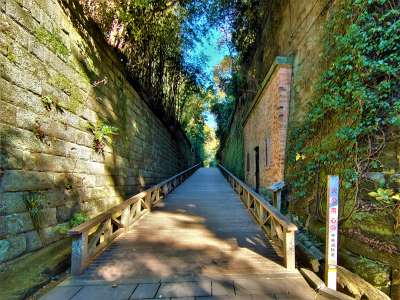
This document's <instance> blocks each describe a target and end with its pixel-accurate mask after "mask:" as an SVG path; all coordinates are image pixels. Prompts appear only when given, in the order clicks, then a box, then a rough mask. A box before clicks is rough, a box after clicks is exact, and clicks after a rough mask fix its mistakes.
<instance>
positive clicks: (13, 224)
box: [4, 213, 34, 234]
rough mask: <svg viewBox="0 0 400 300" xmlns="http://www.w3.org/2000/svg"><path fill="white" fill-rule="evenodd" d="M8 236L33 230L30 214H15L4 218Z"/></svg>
mask: <svg viewBox="0 0 400 300" xmlns="http://www.w3.org/2000/svg"><path fill="white" fill-rule="evenodd" d="M4 218H5V222H6V228H7V233H8V234H16V233H21V232H26V231H30V230H33V229H34V227H33V223H32V219H31V216H30V215H29V213H15V214H11V215H7V216H5V217H4Z"/></svg>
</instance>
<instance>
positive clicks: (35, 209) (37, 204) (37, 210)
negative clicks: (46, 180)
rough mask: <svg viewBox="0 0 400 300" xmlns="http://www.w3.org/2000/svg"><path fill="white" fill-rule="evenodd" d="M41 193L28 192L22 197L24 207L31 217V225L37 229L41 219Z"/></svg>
mask: <svg viewBox="0 0 400 300" xmlns="http://www.w3.org/2000/svg"><path fill="white" fill-rule="evenodd" d="M43 199H44V198H43V195H41V194H39V193H34V192H30V193H28V194H25V195H24V197H23V200H24V203H25V207H26V209H27V210H28V213H29V216H30V217H31V220H32V224H33V227H34V228H35V229H36V230H39V229H40V227H41V224H42V220H43Z"/></svg>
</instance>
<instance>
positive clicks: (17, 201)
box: [1, 192, 26, 215]
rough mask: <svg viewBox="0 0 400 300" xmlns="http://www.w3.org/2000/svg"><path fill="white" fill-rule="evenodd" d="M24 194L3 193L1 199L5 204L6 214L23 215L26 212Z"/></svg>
mask: <svg viewBox="0 0 400 300" xmlns="http://www.w3.org/2000/svg"><path fill="white" fill-rule="evenodd" d="M23 197H24V193H21V192H12V193H2V194H1V199H2V203H3V209H4V214H7V215H9V214H13V213H22V212H26V207H25V203H24V199H23Z"/></svg>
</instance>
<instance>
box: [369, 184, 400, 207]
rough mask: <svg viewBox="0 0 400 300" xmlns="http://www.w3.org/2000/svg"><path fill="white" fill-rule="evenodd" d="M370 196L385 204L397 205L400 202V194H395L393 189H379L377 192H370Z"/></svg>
mask: <svg viewBox="0 0 400 300" xmlns="http://www.w3.org/2000/svg"><path fill="white" fill-rule="evenodd" d="M368 195H370V196H371V197H373V198H375V199H376V200H377V201H379V202H382V203H384V204H389V205H390V204H395V203H396V202H398V201H400V193H395V192H394V191H393V189H384V188H378V189H377V190H376V191H375V192H369V193H368Z"/></svg>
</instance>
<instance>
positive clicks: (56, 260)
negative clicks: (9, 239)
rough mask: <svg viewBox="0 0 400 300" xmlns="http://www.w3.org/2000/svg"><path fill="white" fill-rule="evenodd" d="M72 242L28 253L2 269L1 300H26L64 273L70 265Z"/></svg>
mask: <svg viewBox="0 0 400 300" xmlns="http://www.w3.org/2000/svg"><path fill="white" fill-rule="evenodd" d="M70 253H71V241H70V240H69V239H65V240H61V241H58V242H56V243H54V244H51V245H49V246H48V247H46V248H43V249H40V250H38V251H36V252H32V253H28V254H26V255H24V256H22V257H20V258H18V259H16V260H14V261H12V262H10V263H6V264H3V265H2V266H1V269H0V281H1V282H7V288H6V289H0V299H24V298H26V297H28V296H29V295H31V294H33V293H34V292H35V290H36V289H39V288H40V287H42V286H43V285H45V284H47V283H48V282H49V281H50V279H51V277H52V276H54V275H55V274H58V273H61V272H62V271H64V270H65V269H66V268H67V266H68V264H69V257H70Z"/></svg>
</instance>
